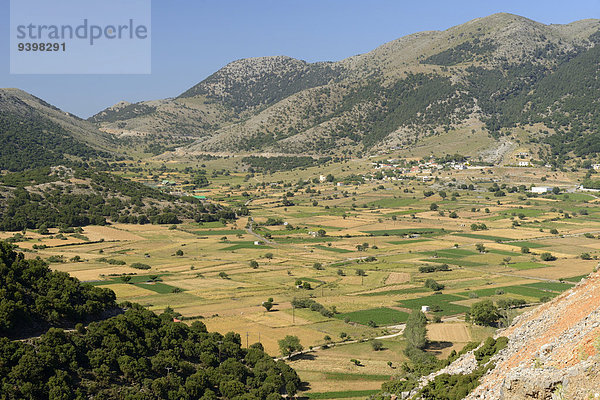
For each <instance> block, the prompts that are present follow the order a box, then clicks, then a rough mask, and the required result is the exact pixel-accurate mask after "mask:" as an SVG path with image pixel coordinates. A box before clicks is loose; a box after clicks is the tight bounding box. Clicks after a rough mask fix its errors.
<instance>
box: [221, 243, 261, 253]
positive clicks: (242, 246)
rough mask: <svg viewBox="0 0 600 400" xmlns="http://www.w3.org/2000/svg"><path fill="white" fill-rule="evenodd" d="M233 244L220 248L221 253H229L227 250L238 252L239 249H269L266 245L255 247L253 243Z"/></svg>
mask: <svg viewBox="0 0 600 400" xmlns="http://www.w3.org/2000/svg"><path fill="white" fill-rule="evenodd" d="M234 243H235V244H233V245H231V246H227V247H224V248H222V249H221V250H222V251H229V250H240V249H257V250H260V249H266V248H269V249H270V248H271V247H270V246H268V245H265V244H261V245H255V244H254V242H234Z"/></svg>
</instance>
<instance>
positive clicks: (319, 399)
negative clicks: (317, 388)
mask: <svg viewBox="0 0 600 400" xmlns="http://www.w3.org/2000/svg"><path fill="white" fill-rule="evenodd" d="M378 392H379V390H346V391H342V392H312V393H304V394H303V395H301V397H307V398H309V399H311V400H325V399H349V398H352V397H368V396H371V395H373V394H376V393H378Z"/></svg>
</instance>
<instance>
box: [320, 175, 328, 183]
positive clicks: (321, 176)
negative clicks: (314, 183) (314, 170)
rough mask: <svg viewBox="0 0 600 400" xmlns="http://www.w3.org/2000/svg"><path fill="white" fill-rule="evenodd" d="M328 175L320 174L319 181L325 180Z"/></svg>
mask: <svg viewBox="0 0 600 400" xmlns="http://www.w3.org/2000/svg"><path fill="white" fill-rule="evenodd" d="M326 180H327V177H326V176H325V175H319V182H325V181H326Z"/></svg>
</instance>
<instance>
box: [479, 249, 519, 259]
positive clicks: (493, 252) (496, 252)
mask: <svg viewBox="0 0 600 400" xmlns="http://www.w3.org/2000/svg"><path fill="white" fill-rule="evenodd" d="M487 251H488V253H492V254H500V255H501V256H512V257H516V256H521V255H522V254H521V253H515V252H514V251H508V250H498V249H487Z"/></svg>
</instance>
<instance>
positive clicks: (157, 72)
mask: <svg viewBox="0 0 600 400" xmlns="http://www.w3.org/2000/svg"><path fill="white" fill-rule="evenodd" d="M53 1H60V0H53ZM81 1H96V0H81ZM98 1H101V0H98ZM124 1H126V0H124ZM8 11H9V0H0V52H1V54H3V55H4V56H3V57H2V58H0V60H1V61H2V62H1V65H0V87H17V88H20V89H23V90H26V91H28V92H30V93H33V94H34V95H36V96H38V97H41V98H43V99H44V100H46V101H48V102H50V103H52V104H54V105H56V106H57V107H60V108H62V109H64V110H65V111H69V112H72V113H74V114H77V115H79V116H81V117H88V116H90V115H93V114H94V113H96V112H97V111H100V110H101V109H103V108H105V107H107V106H110V105H112V104H114V103H116V102H118V101H120V100H127V101H131V102H134V101H141V100H150V99H158V98H165V97H173V96H176V95H178V94H180V93H181V92H183V91H185V90H186V89H188V88H189V87H191V86H193V85H194V84H196V83H198V82H199V81H201V80H202V79H204V78H206V77H207V76H208V75H210V74H211V73H213V72H214V71H216V70H218V69H219V68H220V67H222V66H223V65H225V64H227V63H228V62H231V61H233V60H236V59H239V58H244V57H259V56H268V55H288V56H291V57H295V58H299V59H303V60H306V61H325V60H330V61H336V60H340V59H343V58H346V57H349V56H352V55H355V54H359V53H364V52H368V51H370V50H372V49H374V48H375V47H377V46H379V45H381V44H383V43H385V42H388V41H390V40H394V39H396V38H398V37H401V36H404V35H406V34H410V33H414V32H418V31H423V30H443V29H447V28H449V27H451V26H454V25H458V24H461V23H463V22H466V21H468V20H471V19H473V18H477V17H482V16H486V15H489V14H493V13H496V12H510V13H514V14H518V15H522V16H525V17H527V18H531V19H533V20H536V21H539V22H543V23H546V24H549V23H569V22H572V21H575V20H579V19H584V18H600V0H587V1H568V2H565V1H564V0H563V1H553V0H546V1H537V0H535V1H524V0H519V1H513V0H503V1H501V2H500V1H491V2H486V1H481V0H478V1H475V0H473V1H471V0H469V1H466V0H465V1H461V0H455V1H447V0H445V1H437V0H436V1H427V0H421V1H399V0H397V1H392V0H153V1H152V74H150V75H10V74H9V57H8V54H9V50H10V48H9V46H10V45H9V12H8Z"/></svg>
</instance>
